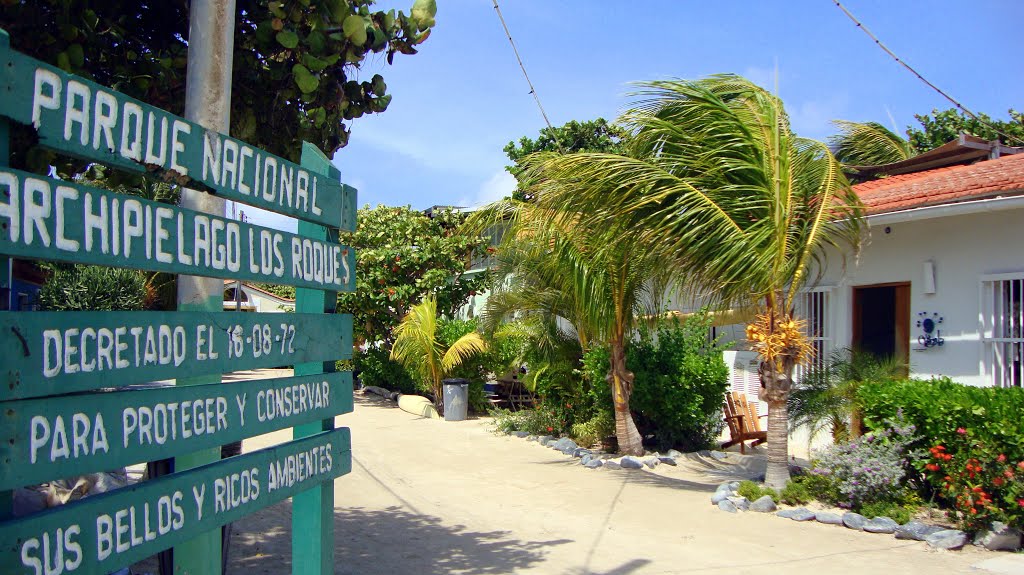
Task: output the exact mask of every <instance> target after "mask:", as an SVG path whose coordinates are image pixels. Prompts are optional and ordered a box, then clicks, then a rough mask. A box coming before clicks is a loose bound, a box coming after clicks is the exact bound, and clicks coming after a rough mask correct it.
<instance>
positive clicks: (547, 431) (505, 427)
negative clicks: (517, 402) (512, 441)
mask: <svg viewBox="0 0 1024 575" xmlns="http://www.w3.org/2000/svg"><path fill="white" fill-rule="evenodd" d="M491 416H492V417H493V418H494V421H493V422H492V425H494V429H495V431H496V432H498V433H504V434H509V433H512V432H513V431H525V432H527V433H529V434H531V435H559V434H560V433H561V431H562V427H563V423H562V421H560V420H559V419H558V418H557V416H556V415H555V414H554V413H553V412H552V411H550V410H547V409H543V408H537V409H521V410H519V411H512V410H509V409H495V410H492V411H491Z"/></svg>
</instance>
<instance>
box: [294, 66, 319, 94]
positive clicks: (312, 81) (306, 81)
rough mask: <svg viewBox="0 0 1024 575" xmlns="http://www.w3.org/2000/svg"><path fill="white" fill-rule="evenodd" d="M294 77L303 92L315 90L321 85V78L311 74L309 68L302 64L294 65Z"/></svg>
mask: <svg viewBox="0 0 1024 575" xmlns="http://www.w3.org/2000/svg"><path fill="white" fill-rule="evenodd" d="M292 78H294V79H295V84H296V85H297V86H298V87H299V90H302V93H303V94H308V93H310V92H314V91H316V89H317V88H318V87H319V86H320V79H319V78H317V77H316V76H314V75H313V74H310V72H309V69H307V68H306V67H305V66H303V65H302V64H296V65H294V66H292Z"/></svg>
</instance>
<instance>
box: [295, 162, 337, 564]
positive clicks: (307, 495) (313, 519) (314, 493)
mask: <svg viewBox="0 0 1024 575" xmlns="http://www.w3.org/2000/svg"><path fill="white" fill-rule="evenodd" d="M299 163H300V165H301V166H302V167H304V168H308V169H309V171H310V172H314V173H317V174H321V175H323V176H325V177H326V178H327V179H338V178H339V177H340V173H339V172H338V168H336V167H334V166H333V165H332V164H331V161H330V160H328V159H327V156H325V155H324V154H323V152H321V151H320V150H319V149H318V148H317V147H316V146H314V145H313V144H310V143H309V142H303V143H302V156H301V158H300V162H299ZM298 232H299V235H300V236H302V237H308V238H311V239H314V240H321V241H327V242H335V243H336V242H337V241H338V232H337V230H329V229H328V228H326V227H325V226H321V225H318V224H314V223H310V222H304V221H301V220H300V221H299V229H298ZM337 306H338V293H337V292H333V291H323V290H315V289H308V288H296V290H295V311H296V312H300V313H335V311H336V310H337ZM334 365H335V364H334V362H333V361H329V362H310V363H300V364H297V365H296V366H295V375H313V374H317V373H330V372H333V371H334V370H335V367H334ZM332 429H334V418H333V417H332V418H330V419H324V420H321V421H315V422H312V423H307V424H304V425H299V426H296V427H294V428H293V432H292V433H293V438H294V439H301V438H303V437H306V436H309V435H315V434H317V433H320V432H323V431H330V430H332ZM333 570H334V484H333V483H331V482H325V483H321V484H319V485H317V486H315V487H313V488H312V489H310V490H308V491H304V492H302V493H299V494H298V495H296V496H295V497H293V498H292V574H293V575H319V574H321V573H331V572H332V571H333Z"/></svg>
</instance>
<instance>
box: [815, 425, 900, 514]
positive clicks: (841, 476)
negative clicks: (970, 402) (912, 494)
mask: <svg viewBox="0 0 1024 575" xmlns="http://www.w3.org/2000/svg"><path fill="white" fill-rule="evenodd" d="M915 439H916V438H915V437H914V426H913V425H904V424H903V422H902V420H898V421H897V422H890V425H889V428H888V429H885V430H882V431H879V432H874V433H869V434H867V435H864V436H862V437H860V438H859V439H857V440H855V441H851V442H848V443H841V444H838V445H834V446H832V447H830V448H828V449H827V450H825V451H824V452H822V453H821V454H819V455H818V457H817V459H816V460H815V467H814V469H813V470H812V473H814V474H817V475H820V476H826V477H828V478H830V479H831V481H832V483H833V484H834V485H835V488H836V489H837V490H838V492H839V496H840V497H841V498H842V499H841V500H840V501H837V502H836V503H839V504H842V505H844V506H849V507H851V508H854V509H859V508H861V507H862V506H864V505H867V504H871V503H877V502H882V501H897V500H900V499H902V498H903V497H904V495H905V492H906V487H905V486H904V484H903V482H902V480H903V477H904V475H905V474H906V470H907V467H908V456H909V457H913V454H911V453H909V452H908V447H909V446H910V444H911V443H913V442H914V440H915Z"/></svg>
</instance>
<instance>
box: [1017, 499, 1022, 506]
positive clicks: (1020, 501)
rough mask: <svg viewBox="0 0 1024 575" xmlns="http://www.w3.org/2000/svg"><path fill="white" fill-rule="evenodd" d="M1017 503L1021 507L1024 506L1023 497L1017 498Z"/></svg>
mask: <svg viewBox="0 0 1024 575" xmlns="http://www.w3.org/2000/svg"><path fill="white" fill-rule="evenodd" d="M1017 505H1020V506H1021V507H1024V499H1018V500H1017Z"/></svg>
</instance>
